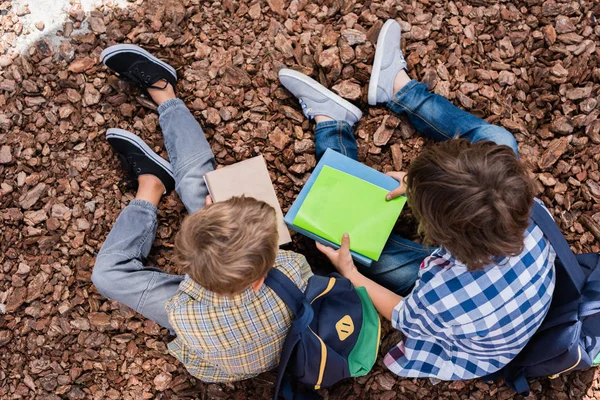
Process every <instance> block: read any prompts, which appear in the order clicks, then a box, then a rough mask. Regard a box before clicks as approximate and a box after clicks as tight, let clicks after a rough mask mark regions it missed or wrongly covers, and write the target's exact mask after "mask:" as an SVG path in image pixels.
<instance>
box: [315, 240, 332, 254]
mask: <svg viewBox="0 0 600 400" xmlns="http://www.w3.org/2000/svg"><path fill="white" fill-rule="evenodd" d="M315 244H316V245H317V249H319V251H320V252H321V253H323V254H325V255H326V256H327V257H329V258H331V257H333V256H334V255H335V252H336V250H335V249H332V248H331V247H329V246H326V245H324V244H321V243H319V242H315Z"/></svg>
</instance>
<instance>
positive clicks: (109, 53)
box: [100, 44, 177, 80]
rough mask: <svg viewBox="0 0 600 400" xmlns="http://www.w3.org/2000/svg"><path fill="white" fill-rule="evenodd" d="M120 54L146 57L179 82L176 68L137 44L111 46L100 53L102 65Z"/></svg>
mask: <svg viewBox="0 0 600 400" xmlns="http://www.w3.org/2000/svg"><path fill="white" fill-rule="evenodd" d="M120 53H136V54H139V55H142V56H144V57H146V58H147V59H148V60H150V61H152V62H153V63H155V64H158V65H160V66H161V67H163V68H165V69H166V70H168V71H169V72H170V73H171V75H173V77H174V78H175V80H177V72H176V71H175V68H173V67H171V66H170V65H169V64H167V63H166V62H164V61H161V60H159V59H158V58H156V57H154V56H153V55H152V54H150V53H148V52H147V51H146V50H144V49H142V48H141V47H140V46H136V45H135V44H115V45H114V46H110V47H108V48H106V49H104V50H102V53H100V58H101V59H102V64H104V65H106V61H107V60H108V59H110V58H111V57H113V56H115V55H117V54H120Z"/></svg>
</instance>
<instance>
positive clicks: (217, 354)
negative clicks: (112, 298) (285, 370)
mask: <svg viewBox="0 0 600 400" xmlns="http://www.w3.org/2000/svg"><path fill="white" fill-rule="evenodd" d="M274 267H275V268H278V269H280V270H281V271H282V272H284V273H285V274H286V275H287V276H288V277H289V278H290V279H291V280H292V281H293V282H294V283H295V284H296V285H297V286H298V287H299V288H300V289H302V290H304V289H305V288H306V284H307V282H308V278H309V277H310V276H311V275H312V272H311V270H310V266H309V265H308V263H307V262H306V259H305V258H304V256H302V255H300V254H297V253H294V252H291V251H284V250H280V251H279V252H278V253H277V257H276V259H275V265H274ZM179 289H180V291H179V292H178V293H177V295H176V296H175V297H173V298H172V299H171V300H170V301H169V302H168V303H167V312H168V314H169V321H170V322H171V325H172V327H173V329H174V330H175V332H176V334H177V338H176V339H175V340H174V341H172V342H171V343H169V350H170V352H171V354H172V355H173V356H175V357H176V358H177V359H178V360H179V361H181V362H182V363H183V364H184V365H185V367H186V368H187V370H188V371H189V372H190V373H191V374H192V375H194V376H196V377H197V378H199V379H201V380H203V381H205V382H225V381H237V380H241V379H247V378H251V377H253V376H256V375H258V374H259V373H262V372H265V371H268V370H270V369H273V368H275V367H276V366H277V364H278V362H279V356H280V353H281V348H282V346H283V341H284V340H285V337H286V335H287V332H288V330H289V328H290V326H291V322H292V317H293V316H292V314H291V312H290V310H289V309H288V308H287V306H286V305H285V304H284V302H283V301H282V300H281V299H280V298H279V297H278V296H277V295H276V294H275V293H274V292H273V291H272V290H271V289H270V288H268V287H267V286H266V285H264V284H263V285H262V286H261V287H260V288H259V289H258V291H256V292H255V291H254V290H253V288H251V287H248V288H247V289H246V290H244V291H243V292H242V293H239V294H237V295H235V296H222V295H218V294H216V293H214V292H211V291H209V290H206V289H204V288H203V287H202V286H200V285H198V284H197V283H195V282H194V281H193V280H192V279H190V278H189V276H186V279H185V280H184V281H183V282H182V283H181V285H180V287H179Z"/></svg>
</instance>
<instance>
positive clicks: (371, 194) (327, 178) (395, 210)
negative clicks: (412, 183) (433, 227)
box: [293, 165, 406, 261]
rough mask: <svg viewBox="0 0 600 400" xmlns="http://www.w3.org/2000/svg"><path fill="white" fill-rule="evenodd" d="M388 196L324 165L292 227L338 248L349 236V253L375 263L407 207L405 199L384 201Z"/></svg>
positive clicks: (384, 191) (381, 189) (374, 186)
mask: <svg viewBox="0 0 600 400" xmlns="http://www.w3.org/2000/svg"><path fill="white" fill-rule="evenodd" d="M387 193H388V190H386V189H383V188H381V187H379V186H376V185H373V184H372V183H369V182H367V181H364V180H362V179H360V178H357V177H355V176H353V175H350V174H347V173H345V172H342V171H339V170H337V169H335V168H331V167H329V166H327V165H325V166H323V169H322V170H321V172H320V173H319V175H318V176H317V179H316V180H315V182H314V184H313V186H312V187H311V189H310V192H308V194H307V195H306V198H305V199H304V202H303V203H302V206H301V207H300V209H299V210H298V214H297V215H296V218H294V223H293V224H294V225H296V226H297V227H299V228H302V229H304V230H307V231H309V232H311V233H313V234H315V235H318V236H320V237H322V238H324V239H327V240H329V241H331V242H333V243H336V244H338V245H339V244H341V240H342V235H343V234H344V233H345V232H348V234H349V235H350V249H351V250H353V251H355V252H357V253H359V254H362V255H363V256H366V257H368V258H370V259H372V260H375V261H377V260H379V256H380V255H381V251H382V250H383V247H384V246H385V243H386V241H387V239H388V237H389V236H390V233H391V232H392V228H393V227H394V224H395V223H396V220H397V219H398V215H400V211H402V208H403V207H404V204H405V203H406V197H404V196H401V197H397V198H395V199H394V200H391V201H387V200H386V199H385V195H386V194H387Z"/></svg>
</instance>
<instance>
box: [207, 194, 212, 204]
mask: <svg viewBox="0 0 600 400" xmlns="http://www.w3.org/2000/svg"><path fill="white" fill-rule="evenodd" d="M205 200H206V205H207V206H210V205H211V204H213V199H212V197H210V194H209V195H208V196H206V199H205Z"/></svg>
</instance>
